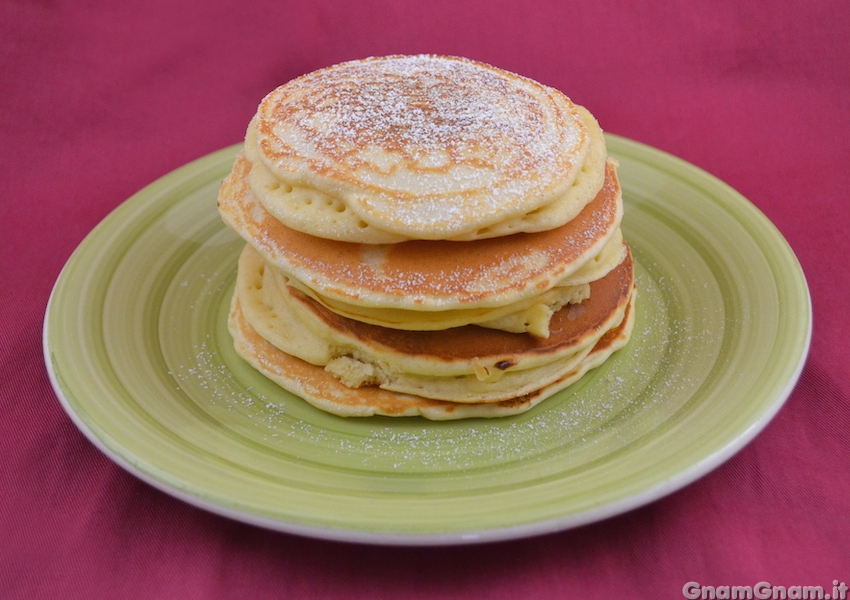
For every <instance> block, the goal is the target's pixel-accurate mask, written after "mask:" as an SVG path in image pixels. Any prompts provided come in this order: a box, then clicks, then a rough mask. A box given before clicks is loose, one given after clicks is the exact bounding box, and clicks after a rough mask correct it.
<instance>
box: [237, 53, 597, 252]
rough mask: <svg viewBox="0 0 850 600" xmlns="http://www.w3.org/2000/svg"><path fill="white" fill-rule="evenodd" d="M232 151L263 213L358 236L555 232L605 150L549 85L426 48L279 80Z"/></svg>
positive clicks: (311, 228) (581, 198)
mask: <svg viewBox="0 0 850 600" xmlns="http://www.w3.org/2000/svg"><path fill="white" fill-rule="evenodd" d="M245 154H246V156H247V158H248V160H249V161H250V162H251V163H252V170H251V173H250V177H249V181H250V185H251V187H252V189H253V191H254V193H255V194H256V195H257V197H258V199H259V200H260V201H261V202H262V204H263V205H264V206H265V208H266V209H267V210H268V212H270V213H271V214H273V215H274V216H275V217H276V218H277V219H279V220H281V221H282V222H283V223H284V224H286V225H287V226H288V227H291V228H293V229H296V230H298V231H301V232H303V233H307V234H309V235H314V236H318V237H325V238H329V239H337V240H342V241H349V242H358V243H394V242H398V241H403V240H408V239H422V240H442V239H453V240H474V239H483V238H488V237H497V236H501V235H506V234H508V233H515V232H521V231H542V230H546V229H552V228H555V227H558V226H560V225H562V224H563V223H566V222H567V221H569V220H570V219H572V218H573V217H575V216H576V215H577V214H578V213H579V212H580V211H581V209H582V208H583V207H584V206H585V205H586V204H587V203H588V202H590V201H591V200H592V199H593V198H594V197H595V196H596V194H597V193H598V191H599V189H600V188H601V186H602V182H603V179H604V172H605V157H606V151H605V148H604V138H603V137H602V133H601V130H600V129H599V127H598V125H597V124H596V121H595V120H594V119H593V117H592V116H590V114H589V113H588V112H587V111H586V110H584V109H582V108H581V107H579V106H576V105H575V104H573V103H572V102H571V101H570V100H569V99H568V98H567V97H566V96H564V95H563V94H562V93H560V92H559V91H557V90H554V89H552V88H549V87H547V86H544V85H542V84H539V83H537V82H534V81H532V80H530V79H526V78H524V77H521V76H519V75H516V74H513V73H510V72H507V71H503V70H501V69H497V68H495V67H492V66H489V65H485V64H483V63H478V62H474V61H470V60H467V59H460V58H452V57H438V56H390V57H379V58H370V59H365V60H360V61H352V62H348V63H342V64H339V65H334V66H332V67H328V68H326V69H321V70H319V71H315V72H312V73H309V74H307V75H304V76H302V77H299V78H297V79H294V80H292V81H290V82H289V83H287V84H284V85H282V86H280V87H279V88H277V89H276V90H274V91H273V92H271V93H270V94H269V95H268V96H266V98H264V99H263V101H262V102H261V104H260V106H259V108H258V111H257V114H256V116H255V117H254V119H253V120H252V122H251V125H250V126H249V129H248V132H247V135H246V144H245Z"/></svg>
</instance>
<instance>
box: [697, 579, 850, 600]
mask: <svg viewBox="0 0 850 600" xmlns="http://www.w3.org/2000/svg"><path fill="white" fill-rule="evenodd" d="M848 589H850V587H848V586H847V584H846V583H844V582H843V581H841V582H839V581H838V580H837V579H834V580H833V581H832V590H831V591H826V590H824V589H823V587H821V586H819V585H791V586H788V587H785V586H784V585H771V584H770V583H768V582H767V581H760V582H758V583H757V584H755V585H753V586H749V585H718V586H713V585H701V584H699V583H697V582H696V581H689V582H688V583H686V584H685V585H684V587H682V595H683V596H684V597H685V598H689V599H690V600H697V599H698V598H699V599H700V600H753V599H754V598H755V599H756V600H847V590H848Z"/></svg>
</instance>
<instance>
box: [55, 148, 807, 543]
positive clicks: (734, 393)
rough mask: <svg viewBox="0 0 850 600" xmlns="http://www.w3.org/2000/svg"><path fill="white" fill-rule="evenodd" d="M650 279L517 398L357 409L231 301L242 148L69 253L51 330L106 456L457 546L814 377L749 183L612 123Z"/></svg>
mask: <svg viewBox="0 0 850 600" xmlns="http://www.w3.org/2000/svg"><path fill="white" fill-rule="evenodd" d="M608 144H609V152H610V153H611V154H612V155H613V156H615V157H616V158H618V159H619V161H620V178H621V180H622V186H623V194H624V198H625V205H626V216H625V220H624V223H623V231H624V234H625V236H626V239H627V240H628V241H629V243H630V244H631V246H632V249H633V252H634V256H635V260H636V273H637V284H638V288H639V293H638V304H637V313H636V315H637V321H636V325H635V330H634V334H633V338H632V340H631V342H630V343H629V345H628V346H627V347H626V348H625V349H623V350H621V351H620V352H618V353H616V354H615V355H614V356H613V357H612V358H611V359H610V360H609V361H608V362H607V363H605V364H604V365H603V366H602V367H600V368H598V369H596V370H594V371H592V372H591V373H589V374H588V375H587V376H586V377H584V378H583V379H582V380H580V381H579V382H578V383H577V384H575V385H574V386H572V387H571V388H569V389H567V390H565V391H563V392H561V393H559V394H558V395H556V396H554V397H552V398H550V399H549V400H547V401H546V402H544V403H543V404H541V405H540V406H538V407H537V408H535V409H533V410H531V411H529V412H527V413H525V414H523V415H519V416H516V417H509V418H504V419H495V420H485V419H476V420H468V421H456V422H447V423H439V422H429V421H425V420H422V419H419V418H409V419H391V418H384V417H372V418H368V419H343V418H339V417H335V416H333V415H329V414H325V413H323V412H320V411H318V410H317V409H315V408H313V407H312V406H310V405H308V404H307V403H306V402H304V401H302V400H301V399H300V398H297V397H295V396H292V395H290V394H288V393H286V392H284V391H282V390H281V389H280V388H278V387H277V386H275V385H274V384H272V383H271V382H269V381H268V380H266V379H265V378H264V377H263V376H261V375H260V374H259V373H257V372H255V371H254V370H253V369H251V368H250V367H248V366H247V365H246V364H245V363H244V362H243V361H242V360H241V359H240V358H239V357H238V356H237V355H236V354H235V353H234V351H233V348H232V345H231V340H230V337H229V335H228V333H227V328H226V323H225V321H226V315H227V310H228V304H229V300H230V294H231V290H232V288H233V284H234V280H235V270H236V260H237V255H238V253H239V250H240V249H241V247H242V241H241V240H239V239H238V238H237V237H236V235H235V234H233V233H232V232H231V231H230V230H228V229H226V228H225V227H224V225H223V224H222V222H221V220H220V219H219V216H218V213H217V211H216V207H215V202H216V193H217V190H218V186H219V183H220V181H221V180H222V179H223V177H224V176H225V175H226V174H227V172H228V171H229V169H230V166H231V164H232V161H233V158H234V156H235V154H236V152H237V151H238V146H233V147H230V148H226V149H223V150H221V151H219V152H216V153H214V154H211V155H209V156H206V157H204V158H202V159H200V160H197V161H195V162H193V163H191V164H189V165H186V166H184V167H182V168H180V169H178V170H177V171H175V172H173V173H171V174H169V175H167V176H166V177H163V178H162V179H160V180H158V181H156V182H154V183H153V184H151V185H150V186H148V187H146V188H145V189H143V190H142V191H141V192H139V193H138V194H136V195H134V196H133V197H132V198H130V199H129V200H127V201H126V202H125V203H123V204H122V205H121V206H119V207H118V208H117V209H116V210H115V211H114V212H113V213H112V214H110V215H109V216H108V217H107V218H106V219H105V220H104V221H103V222H102V223H101V224H100V225H98V226H97V227H96V228H95V229H94V230H93V231H92V232H91V234H89V236H88V237H87V238H86V239H85V240H84V241H83V243H82V244H81V245H80V246H79V248H78V249H77V250H76V251H75V252H74V254H73V255H72V256H71V258H70V259H69V261H68V263H67V265H66V266H65V268H64V269H63V271H62V273H61V275H60V276H59V279H58V281H57V282H56V286H55V288H54V290H53V294H52V296H51V299H50V303H49V306H48V309H47V314H46V318H45V327H44V350H45V359H46V363H47V368H48V371H49V373H50V377H51V381H52V383H53V386H54V388H55V390H56V393H57V394H58V396H59V399H60V401H61V402H62V405H63V407H64V408H65V410H66V411H67V413H68V414H69V415H70V417H71V419H72V420H73V421H74V423H75V424H76V425H77V426H78V427H79V428H80V429H81V430H82V432H83V433H84V434H85V435H86V436H87V437H88V438H89V439H90V440H91V441H92V442H93V443H94V444H95V445H96V446H97V447H98V448H100V449H101V450H102V451H103V452H104V453H106V454H107V455H108V456H109V457H110V458H112V459H113V460H114V461H115V462H117V463H118V464H120V465H121V466H122V467H124V468H126V469H127V470H128V471H130V472H131V473H133V474H134V475H136V476H138V477H139V478H141V479H142V480H144V481H146V482H148V483H150V484H151V485H153V486H155V487H157V488H159V489H161V490H163V491H165V492H167V493H169V494H172V495H174V496H176V497H178V498H181V499H183V500H185V501H187V502H189V503H191V504H194V505H196V506H200V507H202V508H205V509H208V510H210V511H213V512H215V513H218V514H222V515H226V516H228V517H231V518H234V519H238V520H241V521H245V522H248V523H252V524H255V525H260V526H264V527H269V528H272V529H277V530H281V531H286V532H291V533H296V534H302V535H308V536H313V537H319V538H326V539H335V540H347V541H357V542H370V543H380V544H409V545H427V544H459V543H467V542H483V541H491V540H503V539H509V538H517V537H523V536H529V535H535V534H541V533H546V532H551V531H557V530H563V529H567V528H570V527H575V526H578V525H582V524H586V523H589V522H592V521H597V520H599V519H603V518H606V517H609V516H611V515H615V514H618V513H622V512H624V511H627V510H630V509H632V508H635V507H637V506H640V505H643V504H646V503H648V502H651V501H652V500H655V499H657V498H660V497H662V496H664V495H666V494H669V493H670V492H673V491H674V490H677V489H679V488H681V487H682V486H684V485H686V484H688V483H690V482H692V481H694V480H695V479H697V478H698V477H700V476H702V475H704V474H706V473H707V472H709V471H710V470H711V469H713V468H715V467H717V466H718V465H719V464H721V463H722V462H723V461H725V460H726V459H728V458H729V457H731V456H732V455H733V454H734V453H735V452H737V451H738V450H740V449H741V448H742V447H743V446H744V445H745V444H746V443H747V442H749V441H750V440H752V439H753V437H755V436H756V434H757V433H758V432H759V431H760V430H761V429H762V428H764V427H765V425H767V423H768V422H769V421H770V419H771V418H772V417H773V416H774V415H775V414H776V412H777V411H778V410H779V408H780V407H781V405H782V404H783V402H784V401H785V399H786V398H787V397H788V395H789V394H790V393H791V389H792V388H793V386H794V384H795V383H796V381H797V378H798V377H799V374H800V371H801V369H802V366H803V363H804V361H805V357H806V353H807V351H808V346H809V340H810V335H811V303H810V299H809V294H808V289H807V287H806V281H805V278H804V276H803V273H802V271H801V269H800V266H799V264H798V262H797V260H796V258H795V256H794V254H793V252H792V251H791V249H790V248H789V246H788V244H787V243H786V242H785V240H784V239H783V238H782V236H781V235H780V234H779V232H778V231H777V230H776V228H775V227H774V226H773V225H772V224H771V223H770V222H769V221H768V220H767V219H766V218H765V217H764V216H763V215H762V214H761V213H760V212H759V211H758V210H757V209H756V208H755V207H754V206H753V205H752V204H751V203H750V202H748V201H747V200H746V199H745V198H743V197H742V196H740V195H739V194H738V193H736V192H735V191H733V190H732V189H731V188H729V187H728V186H727V185H725V184H724V183H722V182H720V181H718V180H717V179H716V178H714V177H712V176H710V175H708V174H706V173H705V172H703V171H701V170H699V169H697V168H696V167H694V166H692V165H690V164H688V163H685V162H683V161H682V160H680V159H677V158H675V157H672V156H670V155H668V154H665V153H663V152H661V151H659V150H655V149H653V148H650V147H647V146H644V145H641V144H638V143H636V142H633V141H630V140H626V139H624V138H621V137H617V136H608Z"/></svg>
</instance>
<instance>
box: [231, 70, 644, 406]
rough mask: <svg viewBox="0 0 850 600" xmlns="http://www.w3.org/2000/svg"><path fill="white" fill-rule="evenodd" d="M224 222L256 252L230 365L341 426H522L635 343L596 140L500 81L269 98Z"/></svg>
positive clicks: (311, 85) (608, 174)
mask: <svg viewBox="0 0 850 600" xmlns="http://www.w3.org/2000/svg"><path fill="white" fill-rule="evenodd" d="M218 210H219V212H220V214H221V217H222V219H223V220H224V222H225V223H226V224H227V225H228V227H230V228H231V229H233V230H234V231H235V232H236V233H237V234H238V235H239V236H241V237H242V238H243V239H244V240H245V242H246V246H245V248H244V250H243V252H242V255H241V256H240V259H239V265H238V271H237V281H236V286H235V289H234V293H233V297H232V301H231V313H230V317H229V321H228V328H229V331H230V332H231V335H232V336H233V339H234V347H235V348H236V351H237V353H238V354H239V355H240V356H242V357H243V358H244V359H245V360H246V361H247V362H248V363H249V364H251V365H252V366H254V367H255V368H256V369H258V370H259V371H260V372H261V373H263V374H264V375H266V376H267V377H269V378H270V379H272V380H273V381H275V382H277V383H278V384H279V385H280V386H281V387H283V388H284V389H286V390H289V391H290V392H292V393H294V394H297V395H299V396H301V397H302V398H304V399H305V400H306V401H307V402H309V403H311V404H313V405H315V406H316V407H318V408H320V409H322V410H326V411H328V412H331V413H333V414H337V415H341V416H369V415H388V416H413V415H420V416H424V417H426V418H429V419H438V420H445V419H458V418H469V417H498V416H506V415H510V414H518V413H521V412H524V411H526V410H529V409H530V408H532V407H533V406H535V405H537V404H538V403H539V402H541V401H543V400H544V399H545V398H547V397H549V396H551V395H552V394H554V393H556V392H557V391H559V390H562V389H564V388H565V387H566V386H568V385H570V384H572V383H573V382H575V381H577V380H578V379H579V378H580V377H582V375H583V374H585V373H586V372H587V371H588V370H590V369H592V368H595V367H597V366H599V365H601V364H602V363H603V362H604V361H605V360H607V359H608V358H609V357H610V356H611V354H612V353H613V352H615V351H616V350H618V349H619V348H622V347H623V346H624V345H625V344H626V343H627V341H628V339H629V337H630V335H631V331H632V327H633V324H634V302H635V297H636V290H635V285H634V264H633V260H632V256H631V251H630V249H629V246H628V244H627V243H626V241H625V240H624V239H623V234H622V231H621V229H620V226H621V221H622V218H623V200H622V192H621V189H620V185H619V180H618V177H617V161H616V160H614V159H612V158H610V157H608V156H607V150H606V147H605V138H604V135H603V133H602V129H601V128H600V127H599V124H598V123H597V122H596V120H595V118H594V117H593V116H592V115H591V114H590V112H589V111H587V110H586V109H585V108H584V107H581V106H578V105H576V104H574V103H573V102H572V101H571V100H570V99H569V98H567V97H566V96H565V95H563V94H562V93H561V92H559V91H557V90H554V89H552V88H549V87H547V86H544V85H542V84H539V83H537V82H534V81H532V80H530V79H527V78H524V77H521V76H519V75H516V74H514V73H510V72H507V71H503V70H501V69H497V68H495V67H492V66H490V65H485V64H483V63H478V62H475V61H471V60H467V59H461V58H455V57H441V56H430V55H429V56H390V57H377V58H369V59H364V60H360V61H351V62H348V63H342V64H339V65H334V66H331V67H328V68H326V69H321V70H319V71H315V72H313V73H309V74H307V75H304V76H302V77H299V78H296V79H294V80H292V81H290V82H288V83H286V84H284V85H282V86H280V87H278V88H277V89H275V90H273V91H272V92H271V93H270V94H268V95H267V96H266V97H265V98H264V99H263V100H262V102H261V103H260V105H259V107H258V109H257V112H256V114H255V115H254V117H253V118H252V119H251V122H250V123H249V125H248V128H247V131H246V135H245V145H244V147H243V150H242V152H241V153H239V155H238V156H237V157H236V160H235V162H234V165H233V169H232V170H231V172H230V174H229V175H228V176H227V177H226V178H225V180H224V181H223V182H222V185H221V188H220V191H219V198H218Z"/></svg>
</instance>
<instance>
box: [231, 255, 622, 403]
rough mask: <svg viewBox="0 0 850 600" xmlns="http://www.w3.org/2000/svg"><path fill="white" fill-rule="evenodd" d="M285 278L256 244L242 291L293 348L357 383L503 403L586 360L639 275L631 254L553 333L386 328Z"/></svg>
mask: <svg viewBox="0 0 850 600" xmlns="http://www.w3.org/2000/svg"><path fill="white" fill-rule="evenodd" d="M626 250H628V248H627V247H626ZM275 283H276V282H275V280H274V278H273V277H270V276H269V270H268V269H266V268H265V264H264V262H263V260H262V257H260V256H259V255H258V254H257V253H256V252H255V251H254V250H253V249H251V248H250V247H246V249H245V250H244V251H243V254H242V256H241V257H240V262H239V271H238V279H237V286H236V291H235V296H238V298H239V300H240V304H241V307H242V308H241V310H242V313H243V314H244V316H245V319H246V320H247V321H248V322H249V323H250V324H251V326H252V327H253V328H254V330H256V331H257V332H258V333H259V334H260V335H261V336H262V337H263V338H265V339H267V340H268V341H269V342H270V343H272V344H273V345H274V346H276V347H277V348H279V349H281V350H283V351H284V352H286V353H287V354H291V355H293V356H295V357H297V358H300V359H302V360H305V361H307V362H309V363H312V364H316V365H318V366H325V367H327V369H328V370H329V371H330V372H332V373H334V374H335V375H336V376H337V377H338V378H339V379H340V380H341V381H343V382H344V383H346V384H347V385H349V386H351V387H358V386H361V385H378V386H380V387H382V388H384V389H388V390H394V391H400V392H406V393H413V394H416V395H421V396H427V397H429V398H435V399H441V400H451V401H454V402H494V401H500V400H504V399H507V398H511V397H514V396H516V395H517V394H524V393H528V392H531V391H533V390H534V389H535V388H537V387H539V386H541V385H544V384H547V383H548V382H550V381H553V380H555V379H557V378H559V377H560V376H562V375H563V374H564V373H565V372H568V371H570V370H572V369H573V368H574V367H576V366H577V365H578V364H579V363H580V362H581V361H582V360H583V359H584V358H585V356H586V355H587V353H588V352H590V350H591V349H592V347H593V346H594V345H595V344H596V342H598V341H599V339H600V338H601V337H602V335H604V334H605V332H606V331H608V330H610V329H613V328H615V327H617V326H618V325H619V324H620V322H621V321H622V319H623V315H624V314H625V310H626V306H627V304H628V303H629V300H630V298H631V296H632V291H633V287H634V275H633V269H632V261H631V255H630V254H629V253H628V252H626V260H624V261H623V262H622V263H621V264H620V265H619V266H618V267H617V268H616V269H614V270H613V271H611V272H610V273H609V274H608V275H606V276H605V277H604V278H602V279H600V280H597V281H594V282H592V283H591V284H590V286H591V298H592V299H593V302H590V301H585V302H584V303H581V304H577V305H573V306H568V307H564V308H562V309H561V310H558V311H557V312H556V313H555V314H554V315H553V317H552V323H551V329H552V335H551V336H550V337H549V338H547V339H541V338H537V337H535V336H531V335H528V334H513V333H507V332H504V331H498V330H493V329H486V328H482V327H478V326H476V325H466V326H464V327H457V328H452V329H447V330H442V331H404V330H399V329H391V328H385V327H379V326H375V325H371V324H368V323H363V322H360V321H356V320H353V319H348V318H345V317H342V316H340V315H338V314H335V313H333V312H331V311H329V310H327V309H326V308H324V307H323V306H321V305H320V304H318V303H317V302H315V301H314V300H312V299H311V298H309V297H308V296H305V295H304V294H302V293H300V292H299V291H298V290H296V289H294V288H292V287H287V288H286V289H283V290H281V289H280V288H279V287H278V286H277V285H275Z"/></svg>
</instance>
